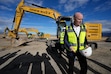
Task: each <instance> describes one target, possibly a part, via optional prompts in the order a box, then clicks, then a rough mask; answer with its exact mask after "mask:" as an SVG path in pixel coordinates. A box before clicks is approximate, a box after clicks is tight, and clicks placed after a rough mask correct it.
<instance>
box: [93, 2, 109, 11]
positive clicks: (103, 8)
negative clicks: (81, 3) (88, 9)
mask: <svg viewBox="0 0 111 74" xmlns="http://www.w3.org/2000/svg"><path fill="white" fill-rule="evenodd" d="M110 9H111V1H110V0H108V1H106V2H103V3H102V4H99V5H98V6H97V7H96V8H95V9H94V10H95V11H106V10H110Z"/></svg>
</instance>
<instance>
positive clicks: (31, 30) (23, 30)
mask: <svg viewBox="0 0 111 74" xmlns="http://www.w3.org/2000/svg"><path fill="white" fill-rule="evenodd" d="M19 32H24V33H25V34H26V35H27V37H28V38H33V37H34V35H33V34H31V33H29V32H35V33H36V34H37V36H38V37H39V38H50V34H44V33H43V32H39V31H38V30H37V29H35V28H19Z"/></svg>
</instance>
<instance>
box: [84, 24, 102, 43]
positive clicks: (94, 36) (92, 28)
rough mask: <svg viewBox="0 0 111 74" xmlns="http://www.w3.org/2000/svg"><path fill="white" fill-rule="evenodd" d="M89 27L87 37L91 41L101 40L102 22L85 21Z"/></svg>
mask: <svg viewBox="0 0 111 74" xmlns="http://www.w3.org/2000/svg"><path fill="white" fill-rule="evenodd" d="M85 26H86V28H87V39H88V40H89V41H93V40H101V38H102V24H101V23H85Z"/></svg>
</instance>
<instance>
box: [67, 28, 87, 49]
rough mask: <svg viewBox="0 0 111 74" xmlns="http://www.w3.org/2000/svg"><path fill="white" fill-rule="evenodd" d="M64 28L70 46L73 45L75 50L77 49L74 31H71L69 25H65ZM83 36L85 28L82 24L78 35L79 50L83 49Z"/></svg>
mask: <svg viewBox="0 0 111 74" xmlns="http://www.w3.org/2000/svg"><path fill="white" fill-rule="evenodd" d="M66 30H67V35H68V42H69V43H70V45H71V46H73V48H74V49H75V51H77V47H78V43H77V42H78V41H77V36H76V33H75V32H74V31H73V29H72V27H71V26H67V27H66ZM85 36H86V29H85V28H84V26H81V31H80V35H79V50H83V49H84V41H85Z"/></svg>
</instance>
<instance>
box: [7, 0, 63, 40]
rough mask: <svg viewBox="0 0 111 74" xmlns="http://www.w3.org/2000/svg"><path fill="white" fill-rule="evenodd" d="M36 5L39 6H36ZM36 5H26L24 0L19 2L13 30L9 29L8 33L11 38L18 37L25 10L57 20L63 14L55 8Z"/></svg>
mask: <svg viewBox="0 0 111 74" xmlns="http://www.w3.org/2000/svg"><path fill="white" fill-rule="evenodd" d="M33 5H34V4H33ZM34 6H37V7H34ZM34 6H26V5H24V0H21V2H20V3H19V4H18V6H17V8H16V13H15V17H14V20H13V30H9V32H8V34H9V36H10V37H11V38H18V30H19V27H20V23H21V20H22V17H23V14H24V12H30V13H34V14H38V15H42V16H46V17H50V18H52V19H54V20H55V21H57V18H58V17H59V16H61V14H60V13H58V12H57V11H55V10H53V9H50V8H45V7H41V6H38V5H34Z"/></svg>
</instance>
